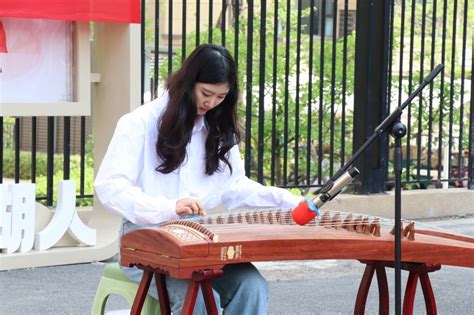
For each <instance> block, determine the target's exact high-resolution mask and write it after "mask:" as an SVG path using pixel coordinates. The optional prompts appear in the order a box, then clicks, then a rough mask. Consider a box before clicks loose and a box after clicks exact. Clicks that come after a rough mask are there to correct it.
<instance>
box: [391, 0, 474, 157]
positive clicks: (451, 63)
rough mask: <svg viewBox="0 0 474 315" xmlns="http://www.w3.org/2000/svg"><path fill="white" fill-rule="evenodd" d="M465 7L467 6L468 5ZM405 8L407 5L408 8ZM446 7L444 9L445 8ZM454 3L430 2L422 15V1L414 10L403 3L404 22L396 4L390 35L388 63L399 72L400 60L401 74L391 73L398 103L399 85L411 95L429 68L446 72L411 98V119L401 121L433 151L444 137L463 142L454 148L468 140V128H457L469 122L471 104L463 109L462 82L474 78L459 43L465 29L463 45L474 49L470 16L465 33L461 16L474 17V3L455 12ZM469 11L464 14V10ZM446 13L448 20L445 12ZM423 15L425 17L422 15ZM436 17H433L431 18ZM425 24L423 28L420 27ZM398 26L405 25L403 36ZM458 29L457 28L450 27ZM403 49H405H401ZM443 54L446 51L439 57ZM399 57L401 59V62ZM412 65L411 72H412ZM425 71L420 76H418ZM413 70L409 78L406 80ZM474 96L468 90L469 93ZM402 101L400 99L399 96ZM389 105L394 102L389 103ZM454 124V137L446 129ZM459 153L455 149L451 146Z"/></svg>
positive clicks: (464, 93)
mask: <svg viewBox="0 0 474 315" xmlns="http://www.w3.org/2000/svg"><path fill="white" fill-rule="evenodd" d="M466 3H467V2H466ZM408 4H409V5H408ZM445 5H447V6H446V8H445V7H444V6H445ZM454 9H455V6H454V3H453V2H443V1H438V2H437V5H436V7H434V6H433V2H430V1H428V2H427V3H426V11H423V3H421V2H416V3H414V6H412V5H411V2H407V6H406V8H405V17H404V20H402V7H401V5H395V11H394V32H393V39H394V41H393V46H394V49H393V56H392V63H393V65H394V68H396V69H397V70H398V69H399V67H400V66H399V65H400V62H401V60H403V65H404V66H403V69H404V70H403V71H402V73H403V75H402V76H400V75H399V74H397V71H393V73H394V75H393V76H392V82H391V83H392V86H391V90H392V95H391V97H392V100H398V101H399V102H400V101H402V100H399V99H398V90H399V89H400V86H401V87H402V91H403V92H404V94H405V95H408V94H410V93H411V92H413V90H414V88H415V87H416V86H417V85H418V84H419V83H420V82H421V80H422V79H423V77H425V76H426V75H427V74H428V73H429V71H431V68H432V66H431V64H432V63H433V64H434V65H436V64H438V63H443V64H444V65H445V68H444V70H443V72H442V73H441V74H440V75H439V76H438V77H437V78H436V79H435V80H434V81H433V86H432V87H427V88H426V89H425V91H424V92H423V97H422V98H420V99H418V100H415V101H414V102H413V103H412V104H411V105H410V108H409V109H408V110H409V111H410V112H411V114H412V115H411V119H410V121H409V122H405V123H406V124H407V125H409V126H408V127H409V128H410V130H411V132H412V134H413V135H412V137H416V135H417V134H420V135H421V137H422V138H424V139H423V140H424V142H425V145H427V144H426V142H428V140H429V141H430V145H432V149H433V150H435V149H436V148H437V147H438V144H439V141H440V137H441V138H442V139H444V140H443V143H444V144H447V143H448V142H449V140H448V139H450V137H451V139H453V138H457V139H460V138H462V143H460V144H458V143H455V142H456V141H457V140H456V141H454V142H453V145H456V146H460V147H461V148H466V147H467V146H468V140H469V134H468V132H469V128H467V127H466V126H465V127H464V128H463V130H462V134H461V129H460V125H461V124H463V122H464V123H465V122H466V121H468V119H469V114H470V112H469V110H470V108H469V106H465V104H466V102H468V100H469V94H468V93H467V92H468V91H469V88H468V87H467V86H466V81H465V82H464V85H463V84H462V76H463V75H464V79H466V78H470V77H472V74H471V67H470V65H469V66H468V65H467V64H466V63H465V62H463V60H464V61H466V60H467V59H468V58H469V57H468V56H469V53H466V54H465V55H463V51H462V47H463V45H462V41H463V34H464V31H465V32H466V47H467V50H469V49H470V48H469V47H472V45H473V32H472V30H473V29H474V22H473V20H472V19H470V18H468V19H467V20H466V21H465V22H466V29H465V30H464V16H465V13H467V16H468V17H472V16H473V15H474V5H472V3H470V4H469V6H467V7H464V5H460V4H458V6H457V8H456V11H455V10H454ZM466 9H467V12H465V10H466ZM444 11H446V16H443V12H444ZM423 13H425V14H424V15H423ZM435 13H436V14H435ZM413 15H414V25H413V34H414V36H413V41H411V38H410V35H411V32H412V29H411V24H410V21H411V20H412V16H413ZM423 22H425V27H424V28H423ZM402 24H403V26H404V31H403V36H402V29H403V28H402ZM455 25H456V29H455V28H454V26H455ZM401 47H403V49H401ZM410 51H413V57H412V60H411V61H410V59H409V56H410ZM443 52H444V53H443ZM402 56H403V58H402ZM410 62H411V64H412V69H411V70H410V69H409V68H410ZM422 70H423V72H422ZM408 72H411V75H412V79H411V82H410V78H409V77H408V76H407V73H408ZM471 93H472V92H471ZM402 98H403V96H402ZM392 103H394V102H393V101H392ZM449 126H452V128H453V129H452V134H450V127H449ZM428 131H431V134H432V137H431V138H430V139H428V138H427V137H428ZM452 149H453V150H456V151H458V148H452Z"/></svg>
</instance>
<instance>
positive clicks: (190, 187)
mask: <svg viewBox="0 0 474 315" xmlns="http://www.w3.org/2000/svg"><path fill="white" fill-rule="evenodd" d="M167 103H168V95H167V93H165V94H164V95H163V96H161V97H160V98H159V99H157V100H154V101H153V102H151V103H148V104H145V105H143V106H140V107H139V108H137V109H135V110H134V111H132V112H130V113H128V114H126V115H124V116H123V117H121V118H120V119H119V121H118V123H117V127H116V129H115V132H114V135H113V137H112V140H111V142H110V144H109V147H108V149H107V153H106V154H105V156H104V159H103V160H102V164H101V166H100V169H99V172H98V174H97V176H96V179H95V182H94V187H95V191H96V194H97V197H98V198H99V200H100V202H101V203H102V204H103V205H104V207H106V208H107V209H108V210H109V211H111V212H113V213H116V214H119V215H121V216H123V217H124V218H125V219H127V220H128V221H130V222H132V223H135V224H138V225H145V224H157V223H160V222H163V221H166V220H171V219H176V218H177V215H176V212H175V211H176V201H177V200H178V199H182V198H193V199H198V200H199V201H201V203H202V204H203V206H204V208H205V209H206V210H210V209H213V208H215V207H217V206H219V205H223V206H224V207H226V208H227V209H235V208H241V207H283V208H292V207H294V206H296V205H297V204H298V203H299V201H300V200H301V199H302V197H297V196H295V195H293V194H291V193H290V192H288V191H287V190H284V189H281V188H277V187H267V186H263V185H261V184H259V183H257V182H254V181H252V180H250V179H249V178H248V177H246V176H245V172H244V166H243V161H242V159H241V157H240V153H239V149H238V146H237V145H236V146H234V147H233V148H232V149H231V150H230V151H229V156H228V158H229V161H230V163H231V165H232V174H231V173H230V170H229V168H228V166H227V165H226V164H225V163H223V162H221V170H220V171H219V170H218V171H216V172H215V173H214V174H212V175H206V174H205V154H206V152H205V142H206V138H207V135H208V131H207V129H206V126H205V122H204V116H199V118H198V119H197V120H196V123H195V125H194V129H193V132H192V137H191V141H190V142H189V143H188V145H187V148H186V158H185V160H184V162H183V164H182V165H181V166H180V167H179V168H178V169H176V170H175V171H173V172H171V173H169V174H163V173H160V172H158V171H156V170H155V169H156V167H157V166H158V165H160V164H161V159H159V157H158V156H157V154H156V149H155V143H156V139H157V135H158V129H157V126H158V124H157V123H158V121H159V119H160V116H161V113H162V112H163V111H164V109H165V108H166V106H167Z"/></svg>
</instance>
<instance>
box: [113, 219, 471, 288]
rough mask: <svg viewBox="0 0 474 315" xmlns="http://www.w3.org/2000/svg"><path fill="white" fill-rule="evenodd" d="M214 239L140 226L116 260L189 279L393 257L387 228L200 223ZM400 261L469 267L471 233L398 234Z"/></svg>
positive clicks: (124, 239) (183, 230) (183, 229)
mask: <svg viewBox="0 0 474 315" xmlns="http://www.w3.org/2000/svg"><path fill="white" fill-rule="evenodd" d="M202 227H203V228H204V229H206V230H208V231H212V233H213V234H214V235H217V236H218V241H216V240H214V241H213V240H212V239H211V238H209V237H206V236H205V235H203V234H202V233H200V232H199V231H193V229H192V228H189V227H181V226H179V225H167V226H163V227H159V228H145V229H140V230H136V231H133V232H130V233H128V234H126V235H125V236H123V237H122V240H121V248H120V254H121V264H122V265H123V266H134V265H137V266H144V267H149V268H152V269H156V270H160V272H162V273H164V274H167V275H169V276H171V277H173V278H179V279H189V278H191V275H192V273H193V272H194V271H200V270H203V269H221V268H222V267H223V266H224V265H226V264H235V263H242V262H252V261H276V260H309V259H358V260H380V261H393V260H394V236H393V235H392V234H390V231H389V230H388V229H383V228H382V229H381V231H380V232H381V233H380V234H381V235H380V236H375V235H367V234H360V233H355V232H350V231H347V230H345V229H333V228H327V227H323V226H298V225H277V226H276V225H269V224H239V223H236V224H210V225H208V224H202ZM402 261H403V262H410V263H433V264H442V265H454V266H464V267H471V268H472V267H474V238H470V237H464V236H457V235H452V234H446V233H437V232H433V233H432V232H429V231H417V234H416V240H409V239H407V238H404V239H403V240H402Z"/></svg>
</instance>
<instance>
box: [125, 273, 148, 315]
mask: <svg viewBox="0 0 474 315" xmlns="http://www.w3.org/2000/svg"><path fill="white" fill-rule="evenodd" d="M152 277H153V271H151V270H144V271H143V276H142V280H141V281H140V285H139V286H138V290H137V294H136V295H135V300H133V305H132V310H131V311H130V314H133V315H140V313H141V312H142V308H143V303H145V299H146V295H147V294H148V288H149V287H150V283H151V279H152Z"/></svg>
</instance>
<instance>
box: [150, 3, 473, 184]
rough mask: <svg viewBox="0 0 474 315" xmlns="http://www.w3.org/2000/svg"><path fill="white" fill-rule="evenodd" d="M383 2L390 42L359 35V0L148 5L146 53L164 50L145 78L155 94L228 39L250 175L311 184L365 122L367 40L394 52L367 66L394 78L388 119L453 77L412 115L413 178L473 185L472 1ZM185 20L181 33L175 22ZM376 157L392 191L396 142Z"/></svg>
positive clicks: (408, 173)
mask: <svg viewBox="0 0 474 315" xmlns="http://www.w3.org/2000/svg"><path fill="white" fill-rule="evenodd" d="M384 3H385V9H384V10H385V11H384V12H383V14H385V15H387V18H386V19H377V18H374V19H373V21H372V22H371V23H375V24H374V25H372V26H371V27H373V28H382V29H383V28H386V29H387V32H386V34H385V35H384V36H386V43H387V45H386V46H377V45H378V44H380V43H378V42H374V39H373V38H371V37H370V36H371V35H370V34H365V32H361V34H356V32H355V29H356V28H357V23H358V21H357V20H356V19H355V18H356V14H357V12H356V10H357V8H358V7H359V6H358V2H357V1H349V0H339V1H337V0H306V1H302V0H299V1H289V0H287V1H275V2H273V3H271V5H270V4H269V3H267V2H266V1H265V0H262V1H260V2H254V1H247V3H246V4H247V6H246V7H243V5H242V3H241V2H240V1H230V2H226V1H224V2H223V3H220V2H212V1H211V2H210V3H209V7H208V8H204V7H202V6H201V3H200V2H199V0H197V1H194V2H192V1H187V2H186V1H185V2H183V3H182V8H181V9H182V10H181V12H182V13H178V12H179V10H174V11H173V2H172V1H164V0H157V1H155V2H154V4H153V5H149V2H148V1H147V2H146V3H145V1H143V2H142V4H143V7H142V9H143V12H144V16H143V24H144V25H146V26H147V27H145V28H143V34H144V35H143V38H145V37H146V38H149V39H151V40H150V42H144V43H143V45H144V50H146V49H148V48H147V47H153V49H154V51H153V54H154V61H153V62H154V65H153V66H152V68H153V72H150V73H152V77H151V80H150V79H148V78H143V83H145V82H150V81H151V82H152V83H151V88H149V89H150V90H151V93H150V94H151V98H156V97H157V96H158V94H159V90H160V89H161V88H162V83H163V82H164V80H165V79H166V77H167V76H168V75H169V74H170V73H171V72H172V71H174V70H176V69H177V68H178V67H179V65H180V63H181V62H182V60H184V58H185V56H186V55H187V54H189V53H190V52H191V51H192V50H193V48H194V47H196V46H197V45H198V44H200V43H207V42H213V43H218V44H222V45H224V46H226V47H227V48H228V49H229V50H230V51H231V52H232V53H233V55H234V58H235V60H236V62H237V64H238V73H239V82H240V87H241V89H242V96H243V97H242V101H241V104H240V109H241V117H242V118H244V124H243V126H244V127H245V137H244V143H243V145H242V150H243V151H244V153H245V157H244V160H245V169H246V172H247V174H248V175H249V176H251V177H252V178H254V179H256V180H257V181H259V182H264V183H268V184H272V185H278V186H283V187H289V188H291V187H296V188H309V187H318V186H321V185H322V184H323V183H324V182H325V181H326V180H327V179H328V178H329V176H331V175H333V174H334V173H335V172H336V171H337V169H338V168H339V167H340V166H341V165H342V164H343V163H344V162H345V161H346V160H347V159H348V157H349V156H350V155H351V153H352V150H353V149H354V148H353V147H352V144H353V143H354V136H355V135H354V130H353V127H354V125H355V121H354V119H359V118H358V117H355V116H354V104H357V103H358V102H359V101H358V102H354V86H355V81H356V80H359V79H360V77H359V74H357V73H355V71H354V69H355V62H356V61H355V60H356V58H355V56H356V55H357V54H358V53H360V52H358V51H357V47H360V45H359V46H357V45H356V41H359V42H360V41H367V43H368V44H369V45H376V46H375V48H376V47H384V49H385V51H386V53H384V54H383V58H384V60H381V62H380V63H377V64H375V65H374V64H371V62H372V61H371V60H368V61H367V62H368V64H369V66H370V67H371V68H370V71H373V72H378V73H380V74H381V76H380V77H381V78H382V79H383V80H385V81H386V82H387V83H386V84H381V85H380V86H381V87H380V88H384V89H386V92H384V93H382V94H380V95H385V98H384V100H383V101H380V102H379V103H380V104H378V106H380V107H383V110H381V111H380V113H385V115H386V113H388V112H389V111H390V110H393V109H394V108H395V107H396V106H399V105H400V104H401V102H402V101H403V100H404V97H406V96H407V95H408V94H409V93H410V92H412V91H413V90H414V88H415V87H416V85H417V84H418V83H419V82H420V81H421V79H422V78H423V76H424V75H427V74H428V72H429V71H430V70H431V69H432V68H434V66H435V65H436V64H438V63H443V64H445V70H444V72H443V73H442V75H440V76H439V78H437V79H436V80H435V82H434V84H433V85H431V87H430V88H429V90H426V91H424V93H423V96H422V97H420V98H419V99H417V100H416V101H415V102H414V103H413V104H412V105H411V106H410V107H409V108H408V110H407V113H406V115H404V117H403V120H404V122H405V123H406V124H407V127H408V135H407V137H406V139H404V141H405V145H404V164H405V167H404V177H403V178H404V185H405V187H407V188H410V187H411V188H416V187H426V186H428V185H436V186H443V183H447V184H449V185H450V186H466V185H467V183H466V182H467V181H468V180H469V178H471V179H470V180H469V181H470V182H471V185H472V170H471V172H470V174H468V173H467V172H468V167H467V164H468V163H469V161H470V158H469V157H470V156H472V152H473V144H472V140H471V141H470V142H469V141H468V140H469V139H470V138H469V134H470V133H472V128H473V127H472V125H473V124H472V121H471V120H472V119H470V117H469V115H470V113H471V115H472V104H471V105H470V107H469V100H470V99H472V92H471V91H469V89H468V88H467V85H466V84H468V83H469V80H471V82H472V29H473V27H472V26H474V25H473V22H469V17H470V16H469V12H470V14H473V12H472V8H471V9H470V8H469V6H468V0H464V1H462V0H456V1H449V2H448V1H436V0H432V1H428V0H424V1H416V0H413V1H408V0H407V1H405V0H403V1H385V2H384ZM166 4H167V5H166ZM147 5H149V7H148V6H147ZM158 7H160V8H162V9H161V11H158V10H157V9H156V8H158ZM153 8H155V9H154V10H153ZM469 10H470V11H469ZM359 13H360V12H359ZM159 14H161V16H158V15H159ZM204 15H206V16H204ZM216 16H220V17H221V18H219V19H217V18H216ZM159 17H161V19H160V18H159ZM180 19H181V30H179V25H178V24H175V23H173V22H174V21H178V20H180ZM150 21H154V28H153V29H152V28H150V27H149V26H150V25H151V24H152V23H151V22H150ZM380 21H383V22H380ZM160 23H161V24H160ZM377 23H379V24H380V23H383V24H380V25H378V24H377ZM469 26H471V27H469ZM367 33H370V32H367ZM145 34H146V35H147V36H145ZM387 36H388V37H387ZM160 47H161V48H164V47H166V49H164V50H160ZM150 49H151V48H150ZM469 49H470V51H469ZM367 58H370V56H368V57H367ZM160 60H161V61H162V64H161V65H160V64H159V61H160ZM365 88H370V87H367V86H366V87H365ZM146 89H147V88H145V86H144V85H143V90H144V91H145V90H146ZM373 92H374V91H373V90H372V91H370V92H369V93H373ZM471 103H472V102H471ZM382 118H383V117H377V119H378V121H381V120H382ZM390 146H392V144H391V142H390ZM387 148H388V147H387ZM377 154H378V155H379V156H380V158H383V159H385V161H386V162H385V163H382V164H380V166H379V167H383V169H384V171H383V172H379V173H377V174H373V175H371V176H382V178H381V179H382V183H385V186H386V187H383V189H382V190H385V189H389V188H390V186H391V185H392V184H393V182H392V179H391V176H390V174H391V171H390V169H391V168H392V162H391V156H392V153H391V149H386V150H383V149H382V151H378V152H377ZM383 159H382V160H383ZM362 185H364V183H362ZM372 190H373V189H372V188H371V187H368V188H366V191H368V192H371V191H372Z"/></svg>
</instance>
